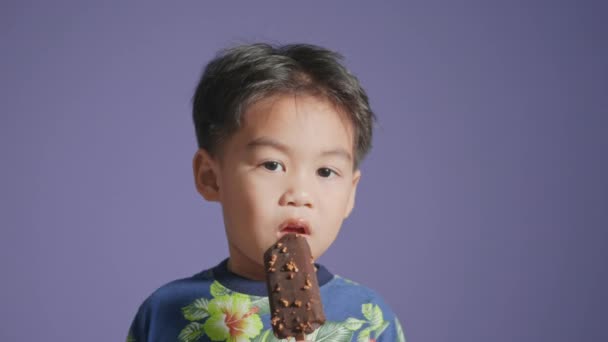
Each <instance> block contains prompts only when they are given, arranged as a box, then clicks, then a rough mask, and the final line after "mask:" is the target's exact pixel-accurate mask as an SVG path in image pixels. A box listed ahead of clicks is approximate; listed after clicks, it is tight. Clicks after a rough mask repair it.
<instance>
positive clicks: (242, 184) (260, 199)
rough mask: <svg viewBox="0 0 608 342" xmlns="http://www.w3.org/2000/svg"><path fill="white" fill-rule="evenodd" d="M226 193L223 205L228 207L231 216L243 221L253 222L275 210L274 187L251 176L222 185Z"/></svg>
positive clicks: (234, 179) (238, 178) (237, 178)
mask: <svg viewBox="0 0 608 342" xmlns="http://www.w3.org/2000/svg"><path fill="white" fill-rule="evenodd" d="M224 186H225V189H226V192H225V197H224V201H223V204H224V205H229V206H230V207H231V208H232V209H231V212H232V214H233V215H236V216H238V217H239V218H241V221H243V220H255V219H260V218H263V217H265V216H268V215H269V213H272V212H273V210H274V209H275V208H273V207H272V204H273V203H275V202H277V201H275V198H277V197H276V196H277V195H276V192H277V189H276V185H275V186H273V184H272V183H271V182H264V181H263V180H261V179H259V177H255V176H254V175H251V176H249V177H245V176H241V177H234V178H233V179H232V181H231V182H227V184H225V185H224Z"/></svg>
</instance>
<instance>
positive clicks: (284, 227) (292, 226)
mask: <svg viewBox="0 0 608 342" xmlns="http://www.w3.org/2000/svg"><path fill="white" fill-rule="evenodd" d="M279 232H280V233H284V234H287V233H296V234H303V235H310V224H309V223H308V222H307V221H306V220H305V219H302V218H290V219H288V220H285V221H284V222H283V223H281V225H279Z"/></svg>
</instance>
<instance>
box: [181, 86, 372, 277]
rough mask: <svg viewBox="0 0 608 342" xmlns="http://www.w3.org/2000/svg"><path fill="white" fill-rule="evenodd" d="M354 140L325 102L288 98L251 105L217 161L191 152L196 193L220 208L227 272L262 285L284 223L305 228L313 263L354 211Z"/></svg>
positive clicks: (340, 117)
mask: <svg viewBox="0 0 608 342" xmlns="http://www.w3.org/2000/svg"><path fill="white" fill-rule="evenodd" d="M353 137H354V135H353V127H352V124H351V123H350V121H348V119H347V117H346V116H345V115H343V114H342V113H341V112H340V109H339V108H338V107H336V106H335V105H333V104H332V103H331V102H330V101H328V100H326V99H324V98H323V97H320V96H311V95H307V94H291V93H290V94H280V95H274V96H271V97H267V98H264V99H262V100H260V101H258V102H256V103H254V104H252V105H250V106H249V107H248V108H247V109H246V111H245V113H244V115H243V121H242V126H241V128H239V130H238V131H237V132H236V133H235V134H233V135H232V136H230V137H229V138H228V139H227V140H226V141H225V142H224V143H223V144H222V145H221V149H220V150H221V151H220V152H219V153H217V155H216V156H213V157H212V156H211V155H210V154H209V153H208V152H207V151H205V150H203V149H200V150H198V151H197V152H196V154H195V156H194V160H193V169H194V176H195V182H196V187H197V190H198V191H199V193H200V194H201V195H202V196H203V197H204V198H205V199H206V200H208V201H216V202H220V203H221V205H222V209H223V216H224V224H225V229H226V235H227V238H228V246H229V252H230V258H229V261H228V268H229V269H230V271H232V272H233V273H236V274H238V275H241V276H243V277H246V278H249V279H254V280H264V279H265V273H264V264H263V254H264V251H266V249H268V248H269V247H270V246H271V245H272V244H273V243H274V242H276V240H277V239H278V238H279V237H280V236H281V235H282V234H285V232H282V231H281V225H282V224H284V223H285V222H289V221H288V220H289V219H293V220H295V221H298V222H300V223H306V224H307V226H308V232H307V233H308V234H307V235H306V238H307V240H308V243H309V244H310V247H311V251H312V255H313V257H314V258H315V259H317V258H318V257H319V256H321V255H322V254H323V253H324V252H325V251H326V250H327V248H329V246H330V245H331V244H332V242H333V241H334V239H335V238H336V236H337V234H338V232H339V230H340V227H341V226H342V222H343V220H344V219H345V218H346V217H347V216H348V215H349V214H350V212H351V210H352V209H353V206H354V202H355V192H356V189H357V184H358V182H359V179H360V176H361V173H360V171H359V170H354V169H353V165H354V164H353V157H354V155H353V153H354V152H353V146H354V138H353Z"/></svg>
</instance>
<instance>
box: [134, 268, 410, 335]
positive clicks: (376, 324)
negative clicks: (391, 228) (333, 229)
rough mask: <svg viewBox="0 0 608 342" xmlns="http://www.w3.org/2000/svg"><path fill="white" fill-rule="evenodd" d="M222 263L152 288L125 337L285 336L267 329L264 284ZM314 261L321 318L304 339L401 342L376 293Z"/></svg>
mask: <svg viewBox="0 0 608 342" xmlns="http://www.w3.org/2000/svg"><path fill="white" fill-rule="evenodd" d="M227 265H228V259H225V260H224V261H222V262H221V263H220V264H219V265H217V266H215V267H214V268H211V269H209V270H205V271H203V272H200V273H198V274H196V275H194V276H192V277H190V278H185V279H179V280H175V281H173V282H170V283H168V284H166V285H164V286H162V287H160V288H159V289H158V290H156V291H155V292H154V293H152V295H150V296H149V297H148V298H147V299H146V300H145V301H144V303H143V304H142V305H141V306H140V307H139V310H138V311H137V314H136V316H135V318H134V320H133V323H132V324H131V328H130V330H129V334H128V337H127V341H137V342H144V341H145V342H152V341H154V342H161V341H162V342H166V341H180V342H194V341H200V342H203V341H239V342H240V341H286V340H279V339H277V338H276V337H275V336H274V334H273V333H272V329H271V326H270V308H269V304H268V297H267V289H266V283H265V282H264V281H256V280H251V279H247V278H243V277H241V276H239V275H237V274H235V273H232V272H230V271H229V270H228V267H227ZM316 266H317V268H318V270H317V278H318V280H319V288H320V292H321V300H322V301H323V309H324V311H325V317H326V322H325V324H323V325H322V326H321V327H319V328H318V329H317V330H315V331H314V332H313V333H312V334H310V335H308V336H307V340H309V341H331V342H341V341H377V342H379V341H391V342H394V341H397V342H400V341H404V342H405V337H404V335H403V330H402V328H401V325H400V324H399V320H398V319H397V317H395V314H394V313H393V311H392V310H391V309H390V307H389V306H388V305H387V304H386V303H385V302H384V300H382V298H381V297H380V296H379V295H378V294H377V293H375V292H374V291H372V290H370V289H368V288H366V287H364V286H362V285H359V284H357V283H355V282H353V281H350V280H348V279H345V278H342V277H340V276H338V275H334V274H332V273H331V272H329V271H328V270H327V268H325V267H323V266H322V265H318V264H317V265H316ZM292 341H293V339H292Z"/></svg>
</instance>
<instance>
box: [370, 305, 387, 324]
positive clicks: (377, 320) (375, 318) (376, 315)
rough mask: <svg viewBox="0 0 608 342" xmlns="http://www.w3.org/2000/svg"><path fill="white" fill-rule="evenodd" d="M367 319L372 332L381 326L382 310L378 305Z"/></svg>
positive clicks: (382, 319) (382, 320)
mask: <svg viewBox="0 0 608 342" xmlns="http://www.w3.org/2000/svg"><path fill="white" fill-rule="evenodd" d="M368 319H369V324H370V325H371V328H372V330H376V329H378V328H380V326H382V323H383V322H384V317H383V316H382V310H381V309H380V307H379V306H378V305H374V308H373V309H372V313H371V318H368Z"/></svg>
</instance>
